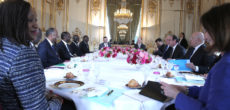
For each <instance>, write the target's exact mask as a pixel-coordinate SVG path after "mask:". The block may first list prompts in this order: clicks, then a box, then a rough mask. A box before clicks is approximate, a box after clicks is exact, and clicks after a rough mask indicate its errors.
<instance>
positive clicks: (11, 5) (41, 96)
mask: <svg viewBox="0 0 230 110" xmlns="http://www.w3.org/2000/svg"><path fill="white" fill-rule="evenodd" d="M0 21H1V22H0V27H1V28H0V94H1V95H0V104H1V106H2V109H3V110H60V108H61V105H62V98H61V97H59V96H54V95H52V96H51V97H50V99H49V100H48V99H46V94H45V93H46V80H45V75H44V71H43V67H42V64H41V61H40V58H39V56H38V54H37V53H36V51H34V50H33V49H32V48H31V47H30V42H32V40H33V37H36V35H37V29H38V25H37V15H36V13H35V11H34V10H33V9H32V7H31V5H30V4H29V3H28V2H26V1H24V0H5V1H4V2H2V3H1V4H0Z"/></svg>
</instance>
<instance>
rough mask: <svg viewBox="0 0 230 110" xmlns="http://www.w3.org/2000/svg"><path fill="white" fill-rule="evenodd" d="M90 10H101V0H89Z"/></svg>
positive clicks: (95, 11)
mask: <svg viewBox="0 0 230 110" xmlns="http://www.w3.org/2000/svg"><path fill="white" fill-rule="evenodd" d="M90 3H91V11H92V12H94V13H95V15H96V14H97V12H98V11H100V10H101V0H91V2H90Z"/></svg>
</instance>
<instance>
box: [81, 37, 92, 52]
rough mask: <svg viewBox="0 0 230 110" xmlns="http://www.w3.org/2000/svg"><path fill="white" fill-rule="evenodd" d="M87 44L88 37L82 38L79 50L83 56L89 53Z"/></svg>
mask: <svg viewBox="0 0 230 110" xmlns="http://www.w3.org/2000/svg"><path fill="white" fill-rule="evenodd" d="M88 42H89V37H88V36H87V35H85V36H84V37H83V41H82V42H81V43H80V50H81V53H82V55H83V56H84V55H85V54H87V53H90V51H89V44H88Z"/></svg>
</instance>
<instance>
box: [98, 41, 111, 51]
mask: <svg viewBox="0 0 230 110" xmlns="http://www.w3.org/2000/svg"><path fill="white" fill-rule="evenodd" d="M104 47H105V45H104V43H101V44H100V45H99V50H101V48H104ZM108 47H111V44H110V43H109V42H108Z"/></svg>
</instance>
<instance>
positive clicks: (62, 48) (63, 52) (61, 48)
mask: <svg viewBox="0 0 230 110" xmlns="http://www.w3.org/2000/svg"><path fill="white" fill-rule="evenodd" d="M70 39H71V37H70V34H69V32H62V33H61V41H60V42H59V43H58V44H57V50H58V54H59V56H60V58H61V60H62V61H63V62H64V61H66V60H70V58H71V57H73V54H72V53H71V51H70V50H71V49H70V46H69V44H68V43H70Z"/></svg>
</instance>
